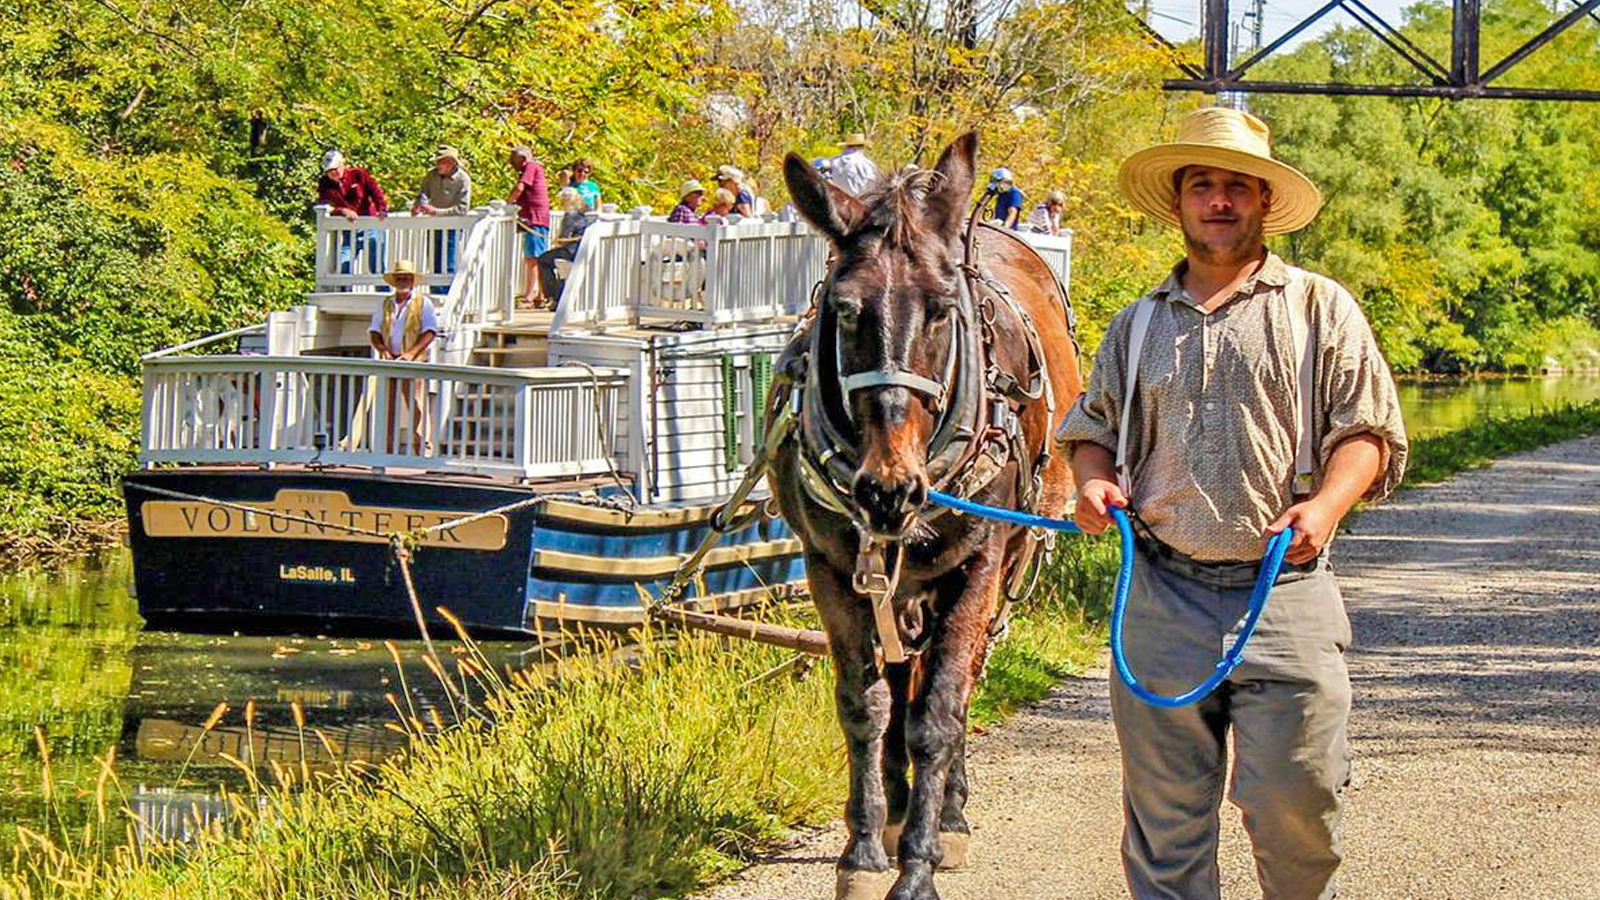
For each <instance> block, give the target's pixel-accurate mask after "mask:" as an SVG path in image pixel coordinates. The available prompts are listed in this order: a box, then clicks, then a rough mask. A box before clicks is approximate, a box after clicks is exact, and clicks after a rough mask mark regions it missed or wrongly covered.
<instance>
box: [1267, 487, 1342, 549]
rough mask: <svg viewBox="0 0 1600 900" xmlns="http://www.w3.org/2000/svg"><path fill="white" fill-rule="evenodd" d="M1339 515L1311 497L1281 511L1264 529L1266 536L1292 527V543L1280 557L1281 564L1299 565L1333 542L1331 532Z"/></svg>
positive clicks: (1336, 523) (1335, 526)
mask: <svg viewBox="0 0 1600 900" xmlns="http://www.w3.org/2000/svg"><path fill="white" fill-rule="evenodd" d="M1339 518H1340V517H1339V515H1338V514H1336V513H1335V512H1334V511H1333V510H1331V509H1329V508H1328V506H1327V504H1326V503H1323V502H1319V501H1318V500H1317V499H1315V498H1313V499H1311V500H1307V501H1305V502H1304V503H1296V504H1295V505H1293V506H1291V507H1289V508H1288V509H1286V510H1284V513H1283V515H1281V516H1279V517H1278V519H1277V521H1275V522H1273V523H1272V524H1271V525H1268V526H1267V532H1268V533H1269V534H1277V533H1279V532H1281V531H1283V530H1284V529H1285V528H1288V527H1289V526H1290V525H1293V526H1294V540H1293V541H1291V542H1290V544H1289V550H1288V552H1287V553H1285V554H1284V555H1283V561H1284V562H1287V563H1294V564H1295V565H1301V564H1303V563H1308V562H1311V561H1312V560H1314V559H1316V558H1317V556H1318V555H1319V554H1321V553H1322V548H1323V547H1326V546H1328V541H1330V540H1333V530H1334V529H1335V528H1338V527H1339Z"/></svg>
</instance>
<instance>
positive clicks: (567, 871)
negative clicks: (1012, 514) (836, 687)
mask: <svg viewBox="0 0 1600 900" xmlns="http://www.w3.org/2000/svg"><path fill="white" fill-rule="evenodd" d="M1060 551H1061V553H1062V554H1063V556H1062V557H1061V558H1060V559H1058V561H1057V562H1054V563H1052V564H1051V565H1050V566H1049V567H1047V570H1046V572H1045V575H1044V581H1043V583H1042V584H1041V587H1040V590H1039V591H1038V592H1037V593H1036V596H1035V599H1034V600H1033V601H1032V602H1030V603H1029V604H1028V605H1025V606H1024V607H1022V608H1021V609H1019V610H1018V611H1017V614H1016V617H1015V620H1014V624H1013V628H1012V630H1011V634H1010V636H1009V638H1008V639H1007V640H1006V641H1005V642H1004V643H1002V644H1001V645H1000V646H999V647H998V648H997V649H996V652H995V653H994V654H993V656H992V658H991V660H990V668H989V679H988V681H987V682H986V686H985V687H984V688H983V689H982V693H981V695H980V699H979V701H978V713H977V718H976V720H977V721H982V722H987V721H993V720H994V719H995V718H997V717H999V716H1001V715H1003V714H1004V712H1005V711H1007V710H1009V709H1011V708H1014V707H1015V706H1016V705H1018V704H1020V703H1023V702H1026V701H1027V700H1029V699H1036V698H1037V697H1038V696H1041V695H1042V693H1043V692H1044V691H1046V690H1048V687H1049V685H1050V684H1051V683H1053V682H1054V681H1055V680H1057V679H1059V678H1060V677H1061V676H1062V675H1063V674H1066V673H1068V672H1070V671H1072V670H1073V667H1074V666H1075V665H1076V664H1078V663H1079V662H1081V661H1083V660H1085V659H1090V658H1092V657H1093V653H1094V649H1095V648H1096V647H1097V646H1098V645H1099V644H1100V638H1099V636H1098V635H1099V622H1100V620H1101V619H1103V610H1102V608H1101V603H1100V600H1099V594H1098V593H1096V592H1095V590H1091V591H1089V592H1087V593H1083V591H1084V588H1085V587H1086V586H1087V587H1096V584H1095V583H1096V576H1094V575H1083V576H1081V577H1080V576H1078V575H1076V574H1073V573H1074V571H1075V569H1076V567H1080V566H1084V565H1095V566H1098V565H1101V563H1100V562H1099V560H1100V557H1101V556H1102V555H1103V548H1102V547H1101V542H1094V541H1081V540H1078V541H1073V540H1070V539H1063V542H1062V543H1061V545H1060ZM1112 552H1114V549H1113V551H1112ZM1097 589H1098V588H1097V587H1096V590H1097ZM767 615H768V618H769V620H770V619H771V617H772V616H779V617H783V616H787V617H788V618H789V619H790V621H791V623H792V624H801V625H804V624H808V623H807V622H806V621H805V619H804V614H803V613H798V612H795V611H793V610H790V611H788V612H783V611H780V610H772V611H768V614H767ZM639 637H640V638H641V641H640V644H639V646H638V648H637V649H635V650H633V651H631V652H623V651H624V648H623V647H622V646H621V645H620V644H618V643H617V642H615V641H609V642H608V641H607V640H606V639H604V638H601V639H599V643H600V646H599V647H598V648H597V650H596V652H594V653H592V654H588V655H585V656H580V657H574V658H564V659H558V660H554V661H551V662H549V663H548V664H546V665H545V666H542V667H541V668H539V669H537V670H529V671H524V672H519V673H514V674H506V675H503V674H502V673H500V672H496V671H495V669H494V668H493V666H492V665H488V664H487V661H486V660H483V659H482V658H481V656H480V654H479V653H478V651H477V648H476V647H475V646H474V645H472V644H471V642H470V641H466V642H464V643H463V645H462V647H463V653H462V655H461V656H460V657H458V661H461V662H464V663H465V664H464V665H459V669H460V673H461V677H465V678H467V679H469V680H470V681H471V682H472V684H471V687H472V688H473V690H472V691H471V693H472V695H473V696H474V697H477V696H481V697H483V698H484V699H483V700H482V702H481V704H480V703H478V702H476V701H474V703H473V705H472V706H471V707H470V708H459V709H457V710H455V715H454V717H453V718H454V720H453V721H445V720H442V719H436V720H435V721H434V723H433V726H434V727H431V728H425V727H424V726H422V724H421V722H420V721H419V720H418V719H417V718H416V717H415V716H414V714H413V712H412V710H413V709H414V707H413V706H412V705H411V702H410V701H411V697H410V696H409V694H410V690H409V687H410V686H406V687H403V688H402V695H401V696H399V697H396V698H394V702H395V709H396V717H397V720H398V721H399V722H400V723H403V726H398V725H397V727H402V728H403V730H404V731H406V732H408V734H409V741H408V750H407V752H406V753H405V754H403V755H401V756H399V757H395V758H391V759H390V760H387V761H385V762H384V763H383V764H381V765H378V766H370V765H369V766H357V765H347V766H343V767H340V768H338V769H336V770H334V771H332V772H319V773H318V774H317V775H316V777H315V778H311V779H306V778H304V777H302V778H300V779H295V778H292V777H288V778H285V777H283V774H282V773H276V774H278V776H279V777H277V778H259V777H258V776H257V775H256V774H255V772H254V767H253V766H252V765H251V764H250V762H249V761H248V760H237V761H234V760H230V762H232V763H233V764H234V765H235V766H236V767H238V768H239V769H240V770H241V771H248V772H249V775H248V777H247V781H246V791H247V794H246V795H243V796H238V797H236V798H235V800H234V803H233V808H234V810H235V812H234V815H233V818H232V820H231V821H230V822H229V823H228V825H227V827H218V828H214V829H211V830H209V831H207V832H205V833H204V834H203V836H202V837H201V838H200V839H199V840H198V841H195V842H192V843H190V844H189V845H186V846H166V845H160V844H156V843H154V842H152V841H151V840H149V839H148V836H146V835H143V834H142V833H141V834H140V836H139V840H137V841H134V840H132V839H130V838H129V837H127V835H131V834H133V833H134V831H136V830H137V829H134V830H133V831H130V826H131V825H132V824H133V823H132V819H133V813H132V811H131V810H128V809H127V808H126V807H125V806H124V807H123V808H122V809H121V810H120V811H119V810H116V809H114V808H108V815H107V816H106V819H105V820H104V821H100V820H99V819H98V817H95V818H94V819H93V820H92V821H91V822H90V824H89V826H87V827H89V828H91V829H93V833H85V835H83V836H81V837H79V836H77V835H73V836H72V837H73V839H71V840H68V839H67V835H65V834H62V833H61V832H60V831H59V830H57V831H54V832H52V833H49V834H35V833H32V832H29V833H27V834H26V835H21V834H20V833H19V841H18V843H17V849H16V852H15V853H14V854H13V856H12V859H11V860H9V861H5V860H0V900H36V898H57V897H59V898H71V900H88V898H113V897H138V898H152V900H191V898H208V900H209V898H218V900H224V898H240V900H243V898H251V900H255V898H260V897H291V896H292V897H310V898H323V897H327V898H333V897H339V898H368V897H371V898H378V897H383V898H418V900H420V898H436V900H455V898H467V897H483V896H496V897H521V898H528V900H545V898H550V900H557V898H560V900H576V898H595V897H606V898H658V897H671V896H683V895H684V894H686V893H688V892H690V891H692V890H693V889H694V888H695V887H696V886H698V885H702V884H705V883H707V882H709V881H712V880H714V879H716V878H718V877H719V876H722V875H724V874H726V873H727V872H729V871H731V870H732V869H734V868H736V867H737V866H739V865H740V864H741V861H742V860H744V859H747V858H748V857H749V856H750V855H751V854H753V853H754V852H755V851H757V850H758V849H759V848H761V847H764V846H770V845H771V843H772V842H774V841H775V840H778V839H780V838H782V837H783V836H785V835H786V834H787V833H788V832H789V831H790V830H791V829H792V828H793V827H794V826H796V825H797V824H800V823H805V822H814V821H820V820H825V819H828V818H831V817H833V816H834V815H836V814H837V810H838V804H839V802H840V800H841V798H842V790H843V786H844V756H843V749H842V741H841V738H840V736H839V731H838V727H837V725H836V724H835V722H834V712H833V697H832V673H831V671H830V670H829V668H828V666H827V664H826V663H825V662H824V663H821V664H819V665H817V666H815V667H807V666H795V665H793V657H792V654H790V653H788V652H787V651H782V650H777V649H774V648H768V647H763V646H759V645H754V644H750V643H747V642H733V641H727V640H723V639H719V638H714V637H708V636H700V635H684V634H677V633H674V634H673V635H671V636H670V638H669V637H668V636H663V635H653V634H649V633H645V634H642V635H639ZM431 668H432V667H430V669H431ZM434 674H435V677H439V678H441V679H443V678H452V677H455V676H452V674H450V673H446V672H444V671H442V670H440V671H435V673H434ZM456 683H457V687H458V688H459V686H460V681H459V677H457V681H456ZM446 715H447V716H448V715H449V713H447V714H446ZM216 718H220V716H217V717H216ZM250 718H251V716H250V715H249V711H248V710H247V711H246V721H247V723H248V722H249V720H250ZM440 726H443V727H440ZM296 727H297V729H306V728H309V729H310V731H311V734H312V735H313V736H315V737H316V739H317V740H319V741H322V742H323V743H324V746H327V745H326V738H325V737H324V736H323V735H322V734H321V732H320V731H319V730H317V729H316V728H315V726H314V724H311V723H304V724H303V723H302V722H301V721H300V719H299V718H298V717H297V719H296ZM328 749H329V750H330V752H331V749H332V748H331V747H328ZM108 807H109V805H108Z"/></svg>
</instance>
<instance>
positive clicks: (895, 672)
mask: <svg viewBox="0 0 1600 900" xmlns="http://www.w3.org/2000/svg"><path fill="white" fill-rule="evenodd" d="M913 665H914V663H911V662H903V663H890V664H888V665H885V666H884V680H885V681H887V682H889V699H890V705H889V728H888V730H887V731H886V732H884V735H883V793H884V797H885V799H886V800H887V802H888V818H887V823H888V824H886V825H884V826H883V849H884V850H885V851H887V852H888V854H889V855H890V856H893V855H895V853H896V852H898V848H899V846H900V832H901V831H902V830H904V828H905V821H906V804H907V803H909V802H910V799H911V781H910V779H908V778H907V777H906V770H907V769H908V768H910V766H911V758H910V757H909V756H907V755H906V706H907V704H908V703H909V702H910V698H911V676H912V666H913Z"/></svg>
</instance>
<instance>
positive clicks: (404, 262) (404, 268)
mask: <svg viewBox="0 0 1600 900" xmlns="http://www.w3.org/2000/svg"><path fill="white" fill-rule="evenodd" d="M401 275H410V276H411V280H412V281H413V282H415V281H416V279H417V267H416V266H415V265H414V264H413V263H412V262H411V260H409V259H397V260H395V262H394V265H392V266H390V267H389V271H387V272H385V273H383V280H384V283H385V284H387V285H389V286H390V287H399V286H400V285H398V284H395V281H396V280H397V279H399V277H400V276H401Z"/></svg>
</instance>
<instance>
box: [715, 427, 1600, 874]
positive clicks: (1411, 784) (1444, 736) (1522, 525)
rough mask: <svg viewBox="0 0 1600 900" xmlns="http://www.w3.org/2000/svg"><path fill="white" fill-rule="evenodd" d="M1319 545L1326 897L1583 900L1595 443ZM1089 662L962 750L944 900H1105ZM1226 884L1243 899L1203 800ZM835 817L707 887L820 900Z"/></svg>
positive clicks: (1103, 790) (1507, 465)
mask: <svg viewBox="0 0 1600 900" xmlns="http://www.w3.org/2000/svg"><path fill="white" fill-rule="evenodd" d="M1351 532H1352V533H1350V534H1346V535H1344V536H1343V537H1341V538H1340V541H1339V543H1338V545H1337V547H1336V549H1335V557H1334V558H1335V564H1336V566H1337V567H1338V569H1339V572H1340V576H1341V583H1342V585H1343V588H1344V592H1345V598H1346V600H1347V602H1348V604H1349V608H1350V615H1351V619H1352V622H1353V624H1354V627H1355V646H1354V647H1352V648H1351V650H1350V653H1349V661H1350V667H1351V673H1352V678H1353V680H1354V683H1355V691H1356V706H1355V713H1354V716H1353V720H1352V731H1353V735H1354V744H1355V751H1356V763H1355V782H1354V784H1353V786H1352V790H1351V793H1350V795H1349V797H1350V803H1349V812H1348V814H1347V816H1346V830H1345V835H1346V844H1347V847H1346V862H1345V865H1344V867H1343V869H1342V874H1341V879H1340V880H1341V884H1342V886H1343V891H1342V893H1343V895H1344V896H1349V897H1353V898H1376V900H1479V898H1517V900H1521V898H1525V897H1550V898H1562V900H1600V436H1597V437H1590V438H1585V439H1581V440H1576V441H1569V442H1567V443H1563V444H1558V445H1555V446H1551V447H1546V448H1544V449H1541V450H1537V451H1533V452H1531V453H1525V454H1521V455H1518V456H1514V457H1510V458H1507V459H1504V460H1501V461H1499V462H1497V463H1495V464H1494V465H1493V466H1492V467H1490V468H1487V469H1482V470H1478V471H1474V472H1468V473H1466V474H1463V475H1461V476H1458V477H1457V478H1455V479H1454V480H1452V481H1450V482H1448V483H1446V484H1442V485H1437V486H1433V487H1424V488H1418V489H1415V490H1408V491H1406V492H1403V493H1402V494H1401V495H1400V496H1399V497H1398V498H1395V499H1392V500H1391V501H1390V502H1388V503H1387V504H1385V505H1383V506H1381V507H1379V508H1377V509H1375V510H1372V511H1369V512H1366V513H1363V514H1362V515H1361V516H1360V518H1359V519H1358V520H1356V521H1355V522H1354V524H1353V527H1352V529H1351ZM1104 677H1105V676H1104V673H1100V674H1098V675H1096V676H1093V677H1087V678H1084V679H1079V680H1075V681H1073V682H1070V683H1068V684H1065V685H1063V686H1062V687H1061V688H1060V689H1059V690H1057V691H1056V693H1055V694H1054V695H1053V696H1052V697H1050V698H1049V699H1048V700H1046V701H1044V702H1043V703H1041V704H1039V705H1038V706H1037V707H1035V708H1033V709H1031V710H1028V711H1026V712H1024V713H1022V714H1019V715H1018V716H1016V717H1015V718H1014V719H1012V720H1011V721H1009V722H1008V723H1007V724H1006V725H1005V726H1003V727H1002V728H999V729H996V730H995V731H994V732H992V733H990V734H987V735H983V736H981V737H979V738H977V739H975V740H974V741H973V742H972V751H971V760H970V769H971V773H972V784H973V793H972V800H971V804H970V806H969V814H970V817H971V819H972V821H973V823H974V836H973V846H972V854H973V866H972V867H971V868H970V869H969V870H967V871H963V872H954V873H942V874H941V875H940V876H939V888H940V892H941V894H942V895H943V896H944V897H945V898H947V900H1011V898H1018V900H1026V898H1047V897H1048V898H1072V900H1099V898H1106V900H1111V898H1123V897H1126V892H1125V890H1124V888H1123V886H1122V880H1121V870H1120V862H1119V860H1118V856H1117V840H1118V835H1119V832H1120V829H1121V809H1120V800H1119V797H1118V792H1119V784H1120V777H1119V772H1118V763H1117V755H1116V744H1115V741H1114V738H1113V735H1112V729H1111V722H1110V713H1109V709H1108V704H1107V702H1106V700H1105V696H1104V695H1105V685H1104ZM1223 821H1224V825H1225V833H1224V838H1223V849H1222V856H1223V878H1224V894H1225V896H1227V897H1228V898H1241V900H1242V898H1250V897H1259V896H1260V895H1259V893H1258V892H1257V890H1256V887H1255V883H1254V877H1253V868H1252V864H1251V859H1250V851H1249V845H1248V843H1247V842H1246V840H1245V836H1244V833H1243V830H1242V829H1241V828H1240V827H1239V823H1238V815H1237V813H1236V811H1235V810H1233V808H1232V807H1225V808H1224V811H1223ZM843 841H844V837H843V831H842V830H841V828H840V827H839V825H838V823H834V824H833V825H832V826H830V827H828V828H825V829H821V830H819V831H816V832H813V833H810V834H807V835H804V836H803V837H801V838H800V839H798V840H797V841H796V843H795V844H794V845H793V846H791V847H788V848H785V849H783V850H782V851H780V852H778V853H776V854H774V855H773V856H771V857H770V858H768V859H765V860H762V861H761V862H759V863H758V864H757V865H755V866H753V867H752V868H751V869H749V870H748V871H746V872H745V873H743V874H742V875H741V876H739V877H738V878H736V879H735V880H733V881H732V882H729V883H728V884H725V885H723V886H721V887H720V888H718V889H717V890H715V891H713V892H712V893H710V894H708V895H707V900H810V898H818V900H828V898H831V897H832V890H833V871H832V866H833V860H834V857H835V856H836V855H837V854H838V852H839V850H840V848H841V847H842V846H843Z"/></svg>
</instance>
